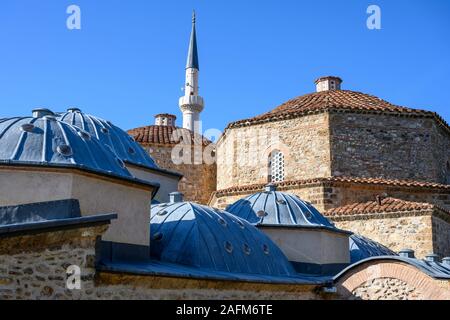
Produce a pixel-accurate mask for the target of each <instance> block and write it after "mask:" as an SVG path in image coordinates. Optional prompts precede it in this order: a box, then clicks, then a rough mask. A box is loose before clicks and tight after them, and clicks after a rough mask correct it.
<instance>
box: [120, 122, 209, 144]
mask: <svg viewBox="0 0 450 320" xmlns="http://www.w3.org/2000/svg"><path fill="white" fill-rule="evenodd" d="M128 134H129V135H130V136H132V137H133V138H134V139H135V140H136V141H137V142H139V143H141V144H162V145H175V144H179V143H180V142H182V141H184V142H187V141H190V143H191V144H196V143H202V144H203V145H204V146H206V145H209V144H210V143H211V141H209V140H208V139H206V138H205V137H203V136H201V135H199V134H194V133H193V132H192V131H190V130H188V129H183V128H179V127H173V126H157V125H151V126H145V127H140V128H135V129H131V130H128Z"/></svg>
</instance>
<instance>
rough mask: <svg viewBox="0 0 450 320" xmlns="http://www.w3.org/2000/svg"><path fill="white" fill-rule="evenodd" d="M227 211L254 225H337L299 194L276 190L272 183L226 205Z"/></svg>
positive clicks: (328, 226)
mask: <svg viewBox="0 0 450 320" xmlns="http://www.w3.org/2000/svg"><path fill="white" fill-rule="evenodd" d="M226 210H227V212H230V213H232V214H234V215H235V216H237V217H239V218H242V219H244V220H247V221H248V222H250V223H252V224H255V225H285V226H286V225H291V226H304V227H325V228H332V229H335V227H334V226H333V224H332V223H331V222H330V221H328V219H326V218H325V217H324V216H323V215H322V214H321V213H320V212H319V211H318V210H317V209H316V208H314V207H313V206H312V205H311V204H310V203H308V202H306V201H303V200H301V199H300V198H298V197H297V196H296V195H293V194H290V193H284V192H279V191H276V189H275V186H273V185H269V186H267V187H266V190H265V191H264V192H258V193H254V194H252V195H250V196H247V197H245V198H242V199H240V200H238V201H236V202H235V203H233V204H231V205H230V206H228V207H227V208H226Z"/></svg>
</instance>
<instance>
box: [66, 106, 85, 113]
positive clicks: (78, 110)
mask: <svg viewBox="0 0 450 320" xmlns="http://www.w3.org/2000/svg"><path fill="white" fill-rule="evenodd" d="M67 112H82V111H81V109H80V108H77V107H69V108H67Z"/></svg>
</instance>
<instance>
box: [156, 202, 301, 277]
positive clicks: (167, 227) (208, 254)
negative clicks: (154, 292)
mask: <svg viewBox="0 0 450 320" xmlns="http://www.w3.org/2000/svg"><path fill="white" fill-rule="evenodd" d="M151 212H152V217H151V222H150V228H151V232H150V234H151V242H150V248H151V256H152V258H154V259H156V260H160V261H164V262H170V263H177V264H181V265H187V266H193V267H197V268H204V269H208V270H214V271H222V272H232V273H243V274H264V275H272V276H286V275H294V274H295V271H294V269H293V267H292V265H291V264H290V263H289V262H288V260H287V258H286V257H285V255H284V254H283V253H282V252H281V250H280V249H279V248H278V247H277V246H276V245H275V244H274V243H273V242H272V240H270V239H269V238H268V237H267V236H266V235H265V234H263V233H262V232H260V231H259V230H258V229H256V228H255V227H254V226H252V225H250V224H249V223H247V222H246V221H243V220H241V219H239V218H237V217H234V216H233V215H231V214H229V213H227V212H224V211H220V210H217V209H212V208H209V207H206V206H202V205H199V204H195V203H190V202H177V203H167V204H159V205H154V206H152V211H151Z"/></svg>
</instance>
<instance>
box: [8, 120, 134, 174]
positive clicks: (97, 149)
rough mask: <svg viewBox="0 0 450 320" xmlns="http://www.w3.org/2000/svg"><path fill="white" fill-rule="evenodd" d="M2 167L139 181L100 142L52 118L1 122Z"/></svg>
mask: <svg viewBox="0 0 450 320" xmlns="http://www.w3.org/2000/svg"><path fill="white" fill-rule="evenodd" d="M0 164H3V165H28V166H31V165H32V166H46V167H76V168H80V169H84V170H90V171H95V172H97V173H102V174H108V175H114V176H118V177H121V178H126V179H133V180H135V179H134V178H133V176H132V175H131V174H130V172H129V171H128V170H127V169H126V167H125V164H124V162H123V161H122V160H121V159H120V158H118V157H117V156H116V155H115V154H114V153H113V152H111V151H110V150H109V149H107V148H106V147H105V146H104V145H103V144H102V143H100V142H99V141H98V140H97V139H94V138H92V137H91V135H89V134H87V133H86V132H85V131H82V130H80V129H78V128H77V127H75V126H72V125H69V124H67V123H64V122H61V121H58V120H57V119H56V118H55V117H54V116H51V115H48V116H43V117H39V118H35V117H16V118H5V119H0Z"/></svg>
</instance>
